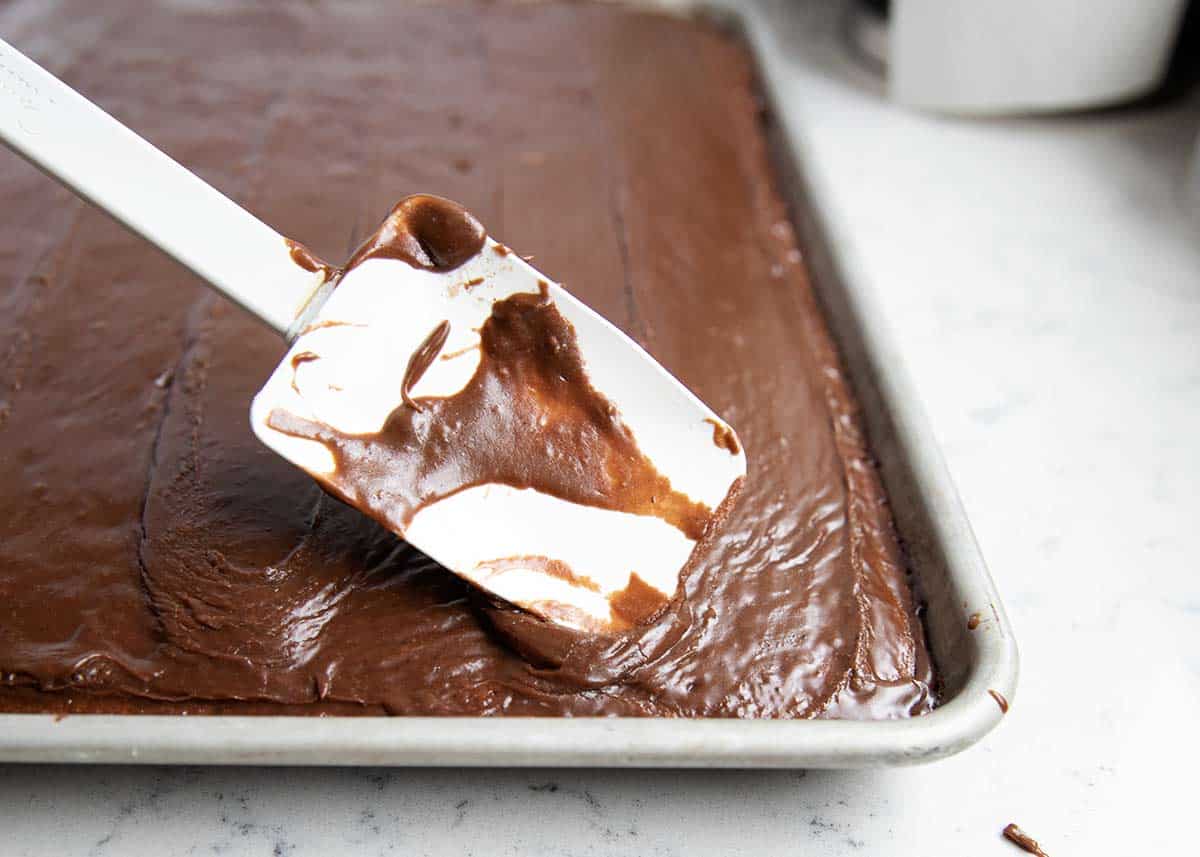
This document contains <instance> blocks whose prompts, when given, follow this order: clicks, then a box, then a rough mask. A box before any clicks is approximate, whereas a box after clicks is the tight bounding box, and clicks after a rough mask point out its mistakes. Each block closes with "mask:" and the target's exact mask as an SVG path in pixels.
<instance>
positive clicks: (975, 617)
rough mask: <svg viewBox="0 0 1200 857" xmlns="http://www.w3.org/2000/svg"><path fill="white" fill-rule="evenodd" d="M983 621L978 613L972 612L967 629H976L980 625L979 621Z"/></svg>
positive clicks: (968, 618)
mask: <svg viewBox="0 0 1200 857" xmlns="http://www.w3.org/2000/svg"><path fill="white" fill-rule="evenodd" d="M981 621H983V620H982V618H981V617H980V615H979V614H978V613H972V614H971V615H970V616H968V617H967V630H969V631H974V630H975V629H976V628H978V627H979V623H980V622H981Z"/></svg>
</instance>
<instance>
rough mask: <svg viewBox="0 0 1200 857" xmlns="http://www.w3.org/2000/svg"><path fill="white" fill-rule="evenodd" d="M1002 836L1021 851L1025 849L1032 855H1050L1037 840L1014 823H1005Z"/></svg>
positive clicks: (1042, 856)
mask: <svg viewBox="0 0 1200 857" xmlns="http://www.w3.org/2000/svg"><path fill="white" fill-rule="evenodd" d="M1003 836H1004V838H1005V839H1007V840H1008V841H1009V842H1011V843H1013V844H1014V845H1016V846H1017V847H1018V848H1020V849H1021V850H1023V851H1027V852H1029V853H1030V854H1032V855H1034V857H1050V855H1049V854H1047V853H1046V852H1045V851H1043V850H1042V847H1041V846H1040V845H1038V844H1037V841H1036V840H1035V839H1034V838H1033V837H1032V836H1030V835H1029V834H1028V833H1026V832H1025V831H1024V830H1022V829H1021V828H1019V827H1017V826H1016V825H1015V824H1009V825H1007V826H1006V827H1005V828H1004V830H1003Z"/></svg>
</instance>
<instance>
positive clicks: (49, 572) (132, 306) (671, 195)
mask: <svg viewBox="0 0 1200 857" xmlns="http://www.w3.org/2000/svg"><path fill="white" fill-rule="evenodd" d="M88 8H89V5H88V4H86V3H84V2H82V0H80V2H76V3H71V2H66V3H60V4H53V5H51V4H41V3H35V2H32V0H27V2H17V3H11V4H8V5H5V6H3V7H2V8H0V30H2V31H3V32H4V33H5V35H6V37H7V38H9V39H11V40H12V41H13V43H14V44H16V45H18V46H19V47H21V48H22V49H24V50H26V51H27V52H28V53H30V54H31V55H32V56H33V57H34V58H36V59H38V60H39V61H42V62H44V63H46V64H47V65H48V66H49V67H50V68H51V70H52V71H54V72H56V73H58V74H60V75H61V76H63V77H64V78H65V79H66V80H67V81H68V82H69V83H71V84H72V85H74V86H76V87H78V88H79V89H81V90H82V91H83V92H85V93H87V94H88V95H89V96H90V97H92V98H93V99H95V100H96V101H98V102H99V103H100V104H101V105H102V106H104V107H105V108H106V109H108V110H110V111H112V112H113V113H115V114H116V115H117V116H118V117H119V118H121V119H123V120H124V121H126V122H128V123H129V124H131V125H132V126H133V127H136V128H138V129H139V130H141V131H142V132H143V133H144V134H145V135H146V136H147V137H148V138H149V139H150V140H152V141H153V142H155V143H156V144H158V145H160V146H162V147H163V148H164V149H166V150H167V151H168V153H170V154H172V155H173V156H174V157H176V158H177V159H179V160H181V161H182V162H183V163H186V164H188V165H189V166H190V167H192V168H193V169H196V170H197V171H198V172H199V173H200V174H201V175H202V176H204V177H205V178H206V179H207V180H209V181H211V182H213V183H214V184H215V185H216V186H217V187H219V188H221V189H222V190H224V191H225V192H227V193H229V194H230V195H231V196H232V197H234V198H235V199H236V200H237V201H239V202H241V203H242V204H244V205H246V206H247V207H249V208H250V209H251V210H252V211H254V212H255V213H256V214H258V215H259V216H260V217H262V218H263V219H264V220H266V221H267V222H269V223H271V224H272V225H274V226H276V227H277V228H278V229H280V231H282V232H284V233H285V234H287V235H290V236H292V237H293V238H295V239H296V240H297V241H299V242H303V246H302V248H301V249H300V250H298V251H296V253H295V254H294V255H295V256H296V257H297V261H298V263H300V264H316V263H315V262H314V261H312V260H314V259H316V258H318V257H319V258H324V259H339V260H340V259H344V258H347V257H348V256H350V255H351V254H352V253H353V251H354V249H355V248H357V247H359V246H360V244H361V243H362V242H363V240H364V239H365V238H367V237H368V235H369V233H370V231H371V230H372V229H373V228H374V225H375V223H376V222H377V220H378V217H379V215H380V213H381V212H386V211H388V210H389V208H390V207H391V206H392V204H393V203H394V202H395V200H397V199H400V198H402V197H404V196H405V195H406V194H408V193H410V192H413V191H423V190H429V191H432V192H435V193H438V194H439V195H443V196H446V197H450V198H453V199H456V200H459V201H461V202H463V203H464V204H465V205H466V206H467V208H468V209H469V210H471V211H472V212H474V213H475V214H476V215H478V218H479V220H480V221H481V222H482V223H484V224H486V225H487V227H488V231H489V232H490V233H491V234H493V235H495V236H497V237H499V238H500V239H501V240H503V241H505V242H506V243H507V244H508V245H509V246H512V247H515V248H520V252H522V253H530V254H533V255H534V257H535V264H536V265H537V266H538V267H539V268H541V269H542V270H544V271H546V272H547V273H548V274H550V275H552V276H555V277H558V278H560V279H562V280H563V281H564V282H565V284H566V285H567V287H568V288H570V289H571V290H572V291H573V292H574V293H575V294H577V295H578V296H579V297H581V298H582V299H583V300H585V301H587V302H588V303H590V304H591V305H592V306H593V307H595V308H596V309H597V310H599V311H600V312H602V313H603V314H605V315H606V316H608V317H609V318H610V319H611V320H613V321H614V322H615V323H617V324H618V325H619V326H621V327H622V328H623V329H625V330H626V331H627V332H628V333H630V335H632V336H633V337H634V338H635V339H637V340H638V341H640V342H641V343H642V344H643V345H645V346H646V347H647V349H648V350H649V351H650V352H651V353H652V354H654V355H655V357H657V358H658V359H659V360H660V361H661V362H662V363H663V364H664V365H665V366H666V367H667V368H668V369H669V370H671V371H672V372H674V373H675V374H676V375H677V376H678V377H679V378H680V379H681V380H682V381H683V382H684V383H685V384H687V385H688V386H689V387H691V388H692V389H693V390H695V392H696V393H697V394H698V395H700V396H701V398H703V399H704V400H705V401H707V402H708V403H709V404H711V405H712V406H713V407H714V408H715V409H716V410H717V411H718V412H720V413H721V414H722V416H723V417H724V418H726V419H727V420H728V421H729V422H730V423H731V424H732V425H733V426H735V427H736V428H737V430H738V435H739V437H740V439H741V442H742V444H743V445H744V446H745V448H746V452H747V456H748V460H749V464H750V472H749V474H748V475H747V479H746V482H745V485H744V487H743V490H742V493H741V496H740V497H739V498H738V500H737V502H736V503H735V504H734V505H733V507H732V508H731V509H730V510H729V513H728V516H727V518H726V519H725V521H724V523H723V525H722V526H721V527H720V528H719V529H718V530H717V531H716V532H715V533H713V534H712V535H711V536H710V537H709V538H708V539H706V540H705V541H704V542H703V543H702V544H701V546H700V548H699V549H698V552H697V555H696V557H695V558H694V562H693V563H692V564H691V565H690V566H689V567H688V569H687V570H686V571H685V575H686V576H685V579H684V582H683V586H682V595H681V597H678V598H676V599H675V600H674V601H672V602H671V603H670V604H669V605H668V607H667V609H666V610H665V611H664V612H662V613H661V614H660V615H658V617H657V618H656V619H654V620H653V621H652V622H650V623H648V624H643V625H637V626H635V627H634V628H633V629H632V630H630V631H629V632H627V633H623V634H620V635H617V636H613V637H589V636H586V635H575V634H571V633H568V632H563V631H557V630H555V629H553V628H551V627H549V626H547V625H546V624H545V623H543V622H540V621H539V620H536V619H534V618H532V617H531V616H529V615H528V614H524V613H522V612H520V611H516V610H513V609H512V608H509V607H506V606H504V605H502V604H496V603H492V602H489V601H488V600H486V599H485V598H484V597H482V596H481V595H479V594H478V593H477V592H476V591H474V590H473V589H472V588H471V587H470V586H469V585H468V584H466V583H464V582H463V581H461V580H460V579H458V578H457V577H455V576H454V575H452V574H450V573H448V572H447V571H445V570H444V569H442V568H440V567H438V566H437V565H436V564H435V563H433V562H432V561H430V560H428V559H427V558H425V557H424V556H422V555H421V554H419V553H418V552H416V551H415V550H413V549H412V548H410V547H408V546H407V545H405V544H404V543H403V542H402V541H400V540H399V539H397V538H396V537H395V536H393V535H391V534H390V533H389V532H388V531H387V530H385V529H384V528H383V527H381V526H379V525H378V524H376V523H375V522H373V521H371V520H370V519H368V518H367V517H365V516H363V515H361V514H360V513H358V512H355V511H354V510H352V509H350V508H348V507H346V506H344V505H343V504H341V503H339V502H337V501H336V500H334V499H333V498H331V497H329V496H327V495H326V494H324V493H323V492H322V491H321V490H320V489H319V488H318V487H317V486H316V485H315V484H314V483H313V482H312V480H310V479H309V478H308V477H307V476H306V475H305V474H304V473H302V472H300V471H298V470H295V469H293V468H292V467H291V466H290V465H288V464H287V463H286V462H284V461H282V460H281V459H278V458H277V457H275V456H274V455H273V454H272V453H270V452H269V451H268V450H266V449H265V448H264V447H262V446H261V445H260V444H259V443H258V442H257V441H256V440H255V438H254V437H253V435H252V433H251V431H250V428H249V426H248V420H247V407H248V404H249V401H250V398H251V397H252V396H253V394H254V392H255V391H256V390H257V388H258V386H259V385H260V384H261V383H262V381H263V379H264V378H266V377H267V375H268V374H269V373H270V372H271V370H272V369H273V368H274V366H275V365H276V363H278V361H279V360H280V358H281V356H282V354H283V352H284V347H283V345H282V343H281V342H280V341H279V340H278V339H277V338H276V337H275V336H274V335H273V334H272V333H271V332H270V331H268V330H266V329H265V328H262V327H260V326H259V324H258V323H257V322H256V321H255V320H254V319H252V318H250V317H248V316H246V315H244V314H243V313H241V312H240V311H239V310H237V309H236V308H235V307H233V306H230V305H228V304H225V303H223V301H222V299H221V298H219V297H217V296H215V295H212V294H210V293H208V292H207V291H206V290H205V289H204V288H203V286H201V285H200V284H198V283H196V282H195V281H194V280H193V279H191V278H190V277H189V275H187V274H186V273H185V272H183V271H181V270H180V269H179V268H178V267H177V266H175V265H174V264H173V263H172V262H170V261H168V260H167V259H165V258H164V257H162V256H160V255H159V254H158V253H157V252H156V251H154V250H153V249H151V248H149V247H148V246H146V245H144V244H143V243H141V242H140V241H139V240H138V239H136V238H133V237H131V236H129V235H128V234H126V233H124V232H123V231H122V230H121V229H120V227H118V226H116V225H115V224H113V223H112V222H110V221H108V220H107V219H106V218H105V216H104V215H102V214H100V213H98V212H96V211H93V210H91V209H89V208H88V207H87V206H85V205H84V204H83V203H81V202H78V201H77V200H75V199H73V198H72V197H70V195H69V194H68V193H67V192H66V191H63V190H61V189H59V188H58V187H56V186H55V185H54V184H53V183H52V182H51V181H49V180H48V179H46V178H44V177H42V176H40V175H39V174H38V173H37V172H36V171H35V170H34V169H33V168H31V167H29V166H28V165H26V164H24V163H23V162H21V161H19V160H18V159H17V158H15V157H7V158H0V194H2V195H3V198H4V199H5V200H6V205H5V207H4V208H3V209H2V210H0V355H2V356H3V359H2V360H0V710H10V711H11V710H21V711H48V710H54V711H84V712H85V711H131V712H138V711H146V712H170V711H187V712H194V713H218V712H235V713H255V712H260V713H296V714H315V713H325V714H337V713H345V714H358V713H382V712H388V713H394V714H464V715H471V714H547V715H567V714H570V715H588V714H625V715H662V716H738V717H856V718H878V717H898V716H907V715H910V714H916V713H921V712H924V711H927V710H928V709H930V708H931V707H932V706H933V704H934V702H935V699H934V694H933V691H932V686H933V673H932V668H931V665H930V660H929V656H928V652H927V649H926V646H925V641H924V634H923V631H922V628H921V624H920V621H919V619H918V618H917V615H916V606H915V602H914V599H913V596H912V594H911V592H910V589H909V582H908V579H907V575H906V572H905V566H904V563H903V558H902V555H901V552H900V549H899V546H898V543H897V540H896V538H895V535H894V533H893V531H892V524H891V519H890V515H889V512H888V509H887V504H886V500H885V497H884V495H883V492H882V489H881V487H880V484H879V481H878V477H877V475H876V471H875V468H874V465H873V463H872V461H871V458H870V455H869V452H868V450H867V448H866V444H865V438H864V437H863V434H862V431H861V429H860V427H859V424H858V421H857V419H856V416H855V409H856V406H855V403H854V399H853V397H852V395H851V393H850V391H849V388H848V386H847V383H846V381H845V379H844V377H843V374H842V371H841V369H840V366H839V363H838V357H837V354H836V350H835V348H834V346H833V344H832V342H831V340H830V338H829V334H828V332H827V331H826V328H825V326H824V323H823V321H822V319H821V316H820V313H819V310H818V308H817V306H816V304H815V302H814V299H813V296H812V294H811V292H810V289H809V285H808V282H807V280H806V276H805V272H804V269H803V266H802V264H801V262H800V258H799V254H798V253H797V252H796V248H795V243H794V238H793V235H792V232H791V229H790V227H789V226H788V222H787V218H786V213H785V211H784V208H783V205H782V203H781V201H780V199H779V197H778V195H777V192H776V190H775V187H774V184H773V177H772V173H771V169H770V164H769V161H768V157H767V152H766V147H765V142H764V138H763V134H762V132H761V128H760V125H759V122H760V114H759V106H758V100H757V96H756V90H755V86H754V81H753V78H752V69H751V60H750V58H749V56H748V55H747V54H746V52H745V50H744V49H743V48H742V46H741V45H740V44H739V43H738V42H737V40H736V39H734V38H732V37H730V36H727V35H725V34H723V33H721V32H719V31H717V30H716V29H714V28H713V27H711V26H708V25H705V24H700V23H694V22H687V21H681V20H678V19H671V18H667V17H664V16H658V15H653V14H647V13H641V12H631V11H627V10H621V9H618V8H614V7H593V6H587V5H574V4H572V5H561V6H560V5H547V6H526V5H519V6H498V5H491V4H489V5H478V6H474V5H468V6H451V7H438V8H433V7H414V8H402V7H400V6H399V5H398V4H387V3H379V4H368V3H362V4H354V5H350V6H347V5H344V4H342V5H337V6H336V8H332V7H328V6H326V5H325V4H321V3H315V4H288V5H286V6H279V7H274V8H272V9H269V10H268V9H265V8H244V7H241V6H236V5H230V6H228V7H225V6H223V5H220V4H218V6H217V7H211V8H209V7H205V8H201V7H198V6H195V5H192V4H182V5H179V6H172V7H167V8H160V9H156V10H154V11H153V12H150V13H147V12H146V11H145V9H144V8H143V6H142V4H140V3H136V2H132V0H127V2H113V3H111V4H106V7H105V8H106V12H105V15H103V16H100V15H95V14H88ZM131 81H140V82H141V83H140V84H139V85H136V86H134V85H132V84H131ZM151 82H153V83H151ZM218 120H219V121H218ZM401 214H403V213H401ZM460 237H461V238H462V241H463V242H464V243H463V245H462V246H464V247H468V246H470V245H471V242H472V241H473V240H474V239H473V238H472V234H469V230H468V232H467V233H463V234H462V235H461V236H460ZM434 243H437V242H434ZM303 248H311V251H312V252H311V254H310V253H309V252H308V251H307V250H305V249H303ZM427 249H428V248H427V247H426V246H425V244H424V243H422V242H417V243H416V245H415V246H414V247H412V248H410V250H409V251H408V252H409V254H410V255H411V256H412V257H413V258H414V259H416V260H417V262H418V263H422V264H426V263H427V264H429V265H430V266H444V265H449V264H452V263H453V262H454V261H455V260H454V259H453V258H446V259H439V258H430V257H429V256H428V253H425V250H427ZM422 253H425V261H424V262H422V256H421V254H422ZM314 254H315V255H314ZM714 442H718V443H719V442H721V440H720V437H719V434H718V435H715V436H714Z"/></svg>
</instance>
